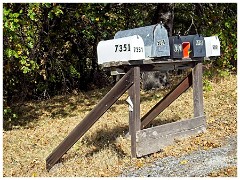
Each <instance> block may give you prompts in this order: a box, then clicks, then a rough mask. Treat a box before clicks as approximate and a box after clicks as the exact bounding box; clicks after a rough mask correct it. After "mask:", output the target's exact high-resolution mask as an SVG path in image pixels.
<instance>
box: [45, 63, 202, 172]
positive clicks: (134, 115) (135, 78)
mask: <svg viewBox="0 0 240 180" xmlns="http://www.w3.org/2000/svg"><path fill="white" fill-rule="evenodd" d="M147 62H148V61H147ZM154 63H156V62H154ZM174 63H175V64H174ZM179 63H180V64H181V66H183V65H184V63H185V65H184V66H186V67H193V69H192V73H190V74H189V75H188V76H187V77H186V78H185V79H183V80H182V81H181V82H180V83H179V84H178V85H177V86H176V88H174V89H173V90H172V91H170V92H169V93H168V94H167V95H166V96H165V97H164V98H163V99H162V100H160V101H159V102H158V103H157V104H156V105H155V106H154V107H153V108H152V109H151V110H150V111H149V112H148V113H146V114H145V115H144V116H143V117H142V118H141V119H140V69H141V68H142V67H143V68H144V67H147V66H146V65H144V66H142V65H143V64H141V65H136V64H135V65H127V67H128V68H127V69H128V72H127V73H126V74H125V75H124V76H123V77H122V78H121V79H120V80H119V81H118V82H117V84H116V85H115V86H114V87H113V88H112V89H111V90H110V91H109V92H108V93H107V94H106V95H105V96H104V97H103V99H102V100H101V101H100V102H99V103H98V105H96V106H95V107H94V109H93V110H92V111H91V112H90V113H89V114H88V115H87V116H86V117H85V118H84V119H83V120H82V121H81V122H80V123H79V124H78V125H77V126H76V127H75V128H74V129H73V130H72V131H71V132H70V134H69V135H68V136H67V137H66V138H65V139H64V140H63V141H62V143H60V144H59V145H58V146H57V147H56V148H55V150H53V152H52V153H51V154H50V155H49V156H48V157H47V159H46V168H47V170H50V169H51V168H52V167H53V166H54V164H56V163H57V162H58V161H59V159H60V158H61V157H62V156H63V155H64V154H65V153H66V152H67V151H68V150H69V149H70V148H71V147H72V146H73V145H74V144H75V143H76V142H77V141H78V140H79V139H80V138H81V137H82V136H83V135H84V134H85V133H86V132H87V131H88V130H89V129H90V128H91V127H92V125H93V124H94V123H95V122H96V121H97V120H98V119H99V118H100V117H101V116H102V115H103V114H104V113H105V112H106V111H107V110H108V109H109V108H110V107H111V106H112V105H113V104H114V103H115V102H116V101H117V100H118V99H119V98H120V97H121V96H122V94H123V93H124V92H126V91H127V90H128V93H129V98H130V99H129V103H130V106H131V107H130V108H129V134H130V135H131V154H132V157H141V156H144V155H147V154H151V153H153V152H157V151H159V150H161V149H162V148H163V147H164V146H166V145H169V144H171V143H173V141H174V139H175V138H176V137H177V138H181V137H185V136H189V135H194V134H196V133H199V132H203V131H205V129H206V120H205V116H204V111H203V85H202V63H201V61H186V62H179V61H174V62H169V61H168V62H167V63H166V62H165V65H166V66H167V67H169V66H172V65H173V66H175V65H178V66H179V67H180V65H179ZM157 64H159V62H158V63H157ZM160 64H161V65H163V64H164V63H160ZM159 67H160V66H159ZM153 69H154V68H153ZM192 85H193V104H194V118H192V119H188V120H182V121H177V122H173V123H168V124H164V125H160V126H156V127H153V128H148V129H144V127H146V126H147V125H148V124H149V123H150V122H151V121H152V120H153V119H154V118H156V117H157V116H158V115H159V114H160V113H161V112H162V111H163V110H164V109H166V108H167V107H168V106H169V105H170V104H171V103H172V102H173V101H175V100H176V99H177V98H178V97H179V96H180V95H181V94H182V93H184V92H185V91H186V90H187V89H188V88H189V87H190V86H192Z"/></svg>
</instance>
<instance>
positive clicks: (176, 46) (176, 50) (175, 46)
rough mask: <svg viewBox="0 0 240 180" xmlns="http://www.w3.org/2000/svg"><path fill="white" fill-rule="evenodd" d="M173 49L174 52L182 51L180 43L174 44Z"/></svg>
mask: <svg viewBox="0 0 240 180" xmlns="http://www.w3.org/2000/svg"><path fill="white" fill-rule="evenodd" d="M173 51H174V52H181V51H182V45H181V44H174V47H173Z"/></svg>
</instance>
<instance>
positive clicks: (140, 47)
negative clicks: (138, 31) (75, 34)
mask: <svg viewBox="0 0 240 180" xmlns="http://www.w3.org/2000/svg"><path fill="white" fill-rule="evenodd" d="M97 55H98V63H99V64H102V63H105V62H111V61H129V60H139V59H144V58H145V50H144V42H143V40H142V38H141V37H140V36H130V37H125V38H119V39H112V40H107V41H100V42H99V43H98V46H97Z"/></svg>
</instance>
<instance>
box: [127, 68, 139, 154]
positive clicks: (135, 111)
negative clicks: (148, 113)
mask: <svg viewBox="0 0 240 180" xmlns="http://www.w3.org/2000/svg"><path fill="white" fill-rule="evenodd" d="M133 79H134V83H133V85H132V86H131V87H130V88H129V91H128V94H129V96H130V99H131V101H132V105H133V106H132V109H131V110H129V134H130V135H131V154H132V157H136V132H137V131H139V130H140V127H141V120H140V67H134V78H133Z"/></svg>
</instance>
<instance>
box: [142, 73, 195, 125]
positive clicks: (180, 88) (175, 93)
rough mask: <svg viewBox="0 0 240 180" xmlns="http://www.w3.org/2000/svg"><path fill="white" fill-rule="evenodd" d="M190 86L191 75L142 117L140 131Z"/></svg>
mask: <svg viewBox="0 0 240 180" xmlns="http://www.w3.org/2000/svg"><path fill="white" fill-rule="evenodd" d="M191 85H192V73H190V74H189V75H188V76H187V77H186V78H185V79H184V80H183V81H181V82H180V83H179V84H178V85H177V86H176V87H175V88H174V89H173V90H172V91H170V92H169V93H168V94H167V95H166V96H165V97H164V98H163V99H162V100H161V101H159V102H158V103H157V104H156V105H155V106H154V107H153V108H152V109H151V110H150V111H149V112H148V113H147V114H145V115H144V116H143V117H142V119H141V121H142V123H141V129H143V128H144V127H145V126H146V125H148V124H149V123H150V122H151V121H152V120H153V119H154V118H156V117H157V116H158V115H159V114H160V113H161V112H162V111H163V110H164V109H166V108H167V107H168V106H169V105H170V104H171V103H172V102H173V101H175V100H176V99H177V98H178V97H179V96H180V95H181V94H182V93H183V92H185V91H186V90H187V89H188V88H189V87H190V86H191Z"/></svg>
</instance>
